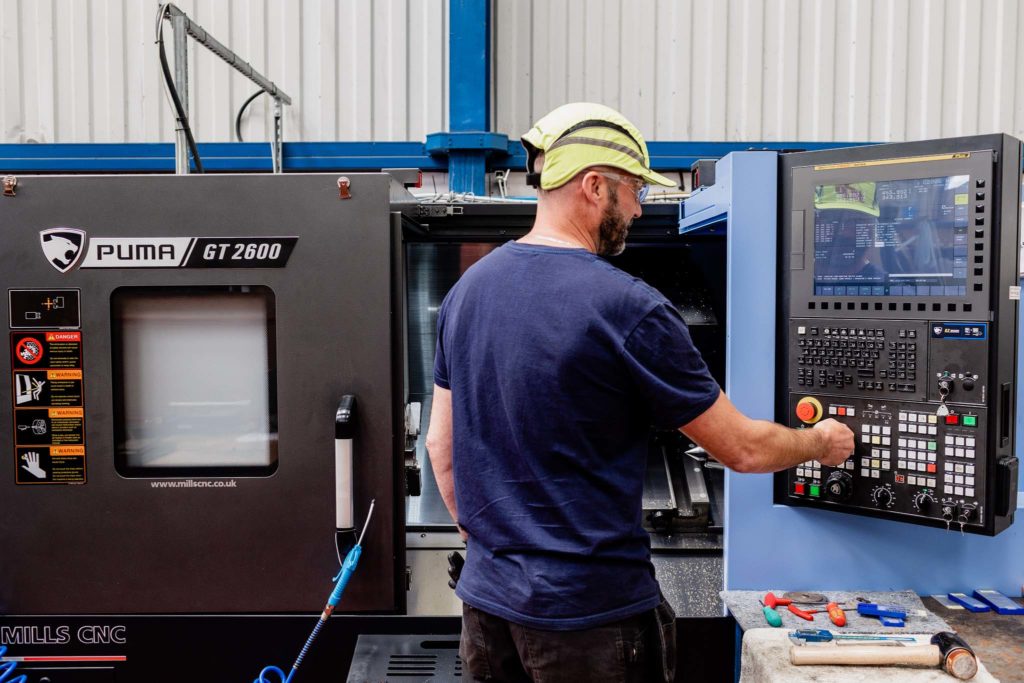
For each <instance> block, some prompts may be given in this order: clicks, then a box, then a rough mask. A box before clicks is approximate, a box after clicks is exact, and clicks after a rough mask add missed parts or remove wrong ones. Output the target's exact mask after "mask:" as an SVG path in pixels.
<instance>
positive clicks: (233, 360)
mask: <svg viewBox="0 0 1024 683" xmlns="http://www.w3.org/2000/svg"><path fill="white" fill-rule="evenodd" d="M111 327H112V330H111V338H112V351H113V369H114V373H113V375H114V376H113V380H114V408H115V414H114V424H115V456H116V457H115V461H116V467H117V470H118V472H120V473H121V474H122V475H124V476H128V477H169V476H174V477H176V476H202V477H211V476H269V475H270V474H272V473H273V472H274V471H275V470H276V469H277V398H276V367H275V360H274V359H275V348H274V338H275V321H274V294H273V292H272V291H271V290H270V289H269V288H268V287H263V286H230V287H122V288H119V289H117V290H115V291H114V292H113V294H112V297H111Z"/></svg>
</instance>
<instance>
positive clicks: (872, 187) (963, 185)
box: [814, 175, 969, 297]
mask: <svg viewBox="0 0 1024 683" xmlns="http://www.w3.org/2000/svg"><path fill="white" fill-rule="evenodd" d="M968 181H969V177H968V176H966V175H954V176H944V177H939V178H914V179H909V180H882V181H865V182H851V183H842V184H834V185H817V186H816V187H815V188H814V293H815V295H817V296H872V297H876V296H928V297H935V296H956V297H962V296H966V294H967V258H968V256H967V246H968V245H967V220H968V217H967V209H968Z"/></svg>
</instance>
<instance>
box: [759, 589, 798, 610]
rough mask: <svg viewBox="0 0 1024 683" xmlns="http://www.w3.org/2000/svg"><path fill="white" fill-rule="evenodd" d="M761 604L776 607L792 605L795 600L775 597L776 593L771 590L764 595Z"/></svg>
mask: <svg viewBox="0 0 1024 683" xmlns="http://www.w3.org/2000/svg"><path fill="white" fill-rule="evenodd" d="M761 604H762V605H767V606H768V607H771V608H772V609H775V608H776V607H778V606H779V605H791V604H793V601H792V600H790V599H789V598H777V597H775V593H772V592H769V593H768V594H767V595H765V596H764V601H763V602H762V603H761Z"/></svg>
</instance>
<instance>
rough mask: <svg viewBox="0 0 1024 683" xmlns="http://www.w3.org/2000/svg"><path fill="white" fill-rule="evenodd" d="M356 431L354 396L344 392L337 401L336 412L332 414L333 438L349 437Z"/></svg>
mask: <svg viewBox="0 0 1024 683" xmlns="http://www.w3.org/2000/svg"><path fill="white" fill-rule="evenodd" d="M355 433H356V397H355V395H353V394H345V395H344V396H342V397H341V401H340V402H339V403H338V412H337V413H335V414H334V438H335V439H351V438H353V437H354V436H355Z"/></svg>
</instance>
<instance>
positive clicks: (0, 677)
mask: <svg viewBox="0 0 1024 683" xmlns="http://www.w3.org/2000/svg"><path fill="white" fill-rule="evenodd" d="M6 653H7V646H6V645H0V659H3V657H4V655H5V654H6ZM17 668H18V663H17V662H0V683H28V676H26V675H25V674H19V675H17V676H14V670H15V669H17ZM11 676H14V678H11Z"/></svg>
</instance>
